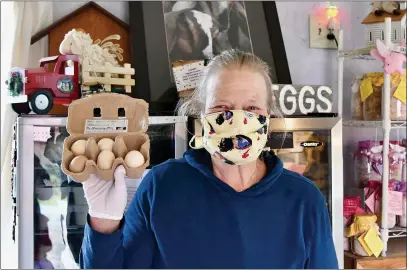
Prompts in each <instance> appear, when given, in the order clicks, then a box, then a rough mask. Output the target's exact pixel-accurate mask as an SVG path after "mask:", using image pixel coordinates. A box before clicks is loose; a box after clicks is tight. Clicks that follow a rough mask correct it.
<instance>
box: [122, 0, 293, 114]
mask: <svg viewBox="0 0 407 270" xmlns="http://www.w3.org/2000/svg"><path fill="white" fill-rule="evenodd" d="M129 16H130V33H131V41H132V57H133V60H132V66H133V67H134V68H135V73H136V74H135V80H136V90H135V93H136V95H137V97H138V98H143V99H145V100H146V101H147V102H149V103H150V112H154V111H157V112H159V113H162V112H163V111H167V112H168V113H169V114H171V115H173V113H174V109H175V107H176V104H177V102H178V99H179V95H178V92H177V87H176V80H175V76H174V73H173V64H174V63H177V62H179V61H202V60H207V59H210V58H211V57H213V56H215V55H217V54H219V53H220V52H222V51H223V50H226V49H231V48H238V49H240V50H243V51H248V52H252V53H254V54H256V55H257V56H259V57H260V58H261V59H263V60H264V61H265V62H266V63H267V64H268V65H269V66H270V73H271V78H272V80H273V82H274V83H279V84H291V83H292V82H291V76H290V71H289V68H288V62H287V57H286V52H285V47H284V41H283V38H282V33H281V29H280V23H279V19H278V13H277V8H276V5H275V3H274V2H266V1H264V2H260V1H151V2H150V1H144V2H135V1H130V2H129Z"/></svg>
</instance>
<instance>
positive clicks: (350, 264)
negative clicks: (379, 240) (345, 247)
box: [344, 238, 407, 269]
mask: <svg viewBox="0 0 407 270" xmlns="http://www.w3.org/2000/svg"><path fill="white" fill-rule="evenodd" d="M406 240H407V238H394V239H389V241H388V242H387V244H388V247H387V256H386V257H379V258H375V257H361V256H357V255H354V254H352V252H348V251H345V266H344V268H345V269H389V268H390V269H406V268H407V260H406V253H407V249H406V244H407V242H406Z"/></svg>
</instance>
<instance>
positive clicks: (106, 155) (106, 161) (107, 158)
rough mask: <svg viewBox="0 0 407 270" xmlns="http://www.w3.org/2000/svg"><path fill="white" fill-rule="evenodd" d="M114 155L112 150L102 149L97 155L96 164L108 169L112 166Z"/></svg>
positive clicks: (100, 167) (102, 168)
mask: <svg viewBox="0 0 407 270" xmlns="http://www.w3.org/2000/svg"><path fill="white" fill-rule="evenodd" d="M114 159H115V156H114V154H113V152H112V151H109V150H103V151H102V152H100V154H99V156H98V161H97V165H98V167H99V169H101V170H109V169H111V168H112V165H113V162H114Z"/></svg>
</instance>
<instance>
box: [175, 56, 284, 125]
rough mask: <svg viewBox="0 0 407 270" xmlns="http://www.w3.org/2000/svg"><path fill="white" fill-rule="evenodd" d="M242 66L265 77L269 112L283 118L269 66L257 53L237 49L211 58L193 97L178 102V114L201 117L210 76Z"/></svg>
mask: <svg viewBox="0 0 407 270" xmlns="http://www.w3.org/2000/svg"><path fill="white" fill-rule="evenodd" d="M241 67H245V68H248V69H250V70H252V71H253V72H258V73H260V74H261V75H262V76H263V77H264V80H265V82H266V87H267V94H268V98H267V104H268V113H269V114H270V115H271V116H273V117H278V118H282V114H281V112H280V109H279V108H278V107H277V105H276V102H275V100H276V99H275V97H274V93H273V90H272V81H271V78H270V69H269V66H268V65H267V63H265V62H264V61H263V60H261V59H260V58H259V57H257V56H256V55H254V54H252V53H249V52H243V51H240V50H237V49H231V50H227V51H224V52H222V53H221V54H219V55H217V56H215V57H214V58H213V59H211V61H210V63H209V64H208V66H207V67H206V69H205V73H204V75H203V77H202V79H201V82H200V84H199V86H198V87H197V88H196V89H195V91H194V92H193V94H192V95H191V97H189V98H185V99H183V100H180V102H179V104H178V115H180V116H197V117H200V116H201V114H203V113H204V111H205V101H206V94H207V90H208V89H207V87H208V80H209V79H210V77H211V76H212V75H213V74H214V73H216V72H219V71H220V70H224V69H233V68H241Z"/></svg>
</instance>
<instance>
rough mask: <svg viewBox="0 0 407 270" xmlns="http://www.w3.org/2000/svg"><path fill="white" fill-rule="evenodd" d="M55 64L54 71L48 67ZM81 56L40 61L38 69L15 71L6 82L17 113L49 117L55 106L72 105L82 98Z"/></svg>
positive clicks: (62, 56) (67, 56)
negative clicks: (31, 113) (47, 114)
mask: <svg viewBox="0 0 407 270" xmlns="http://www.w3.org/2000/svg"><path fill="white" fill-rule="evenodd" d="M52 63H54V64H55V67H54V71H53V72H50V71H49V69H48V65H50V64H52ZM79 78H80V74H79V56H78V55H58V56H51V57H45V58H42V59H41V60H40V67H39V68H18V67H17V68H13V69H12V70H11V71H10V76H9V80H7V81H6V84H7V85H8V91H9V103H12V105H11V106H12V108H13V110H14V111H15V112H16V113H18V114H21V113H29V112H30V111H31V110H32V111H33V112H35V113H36V114H46V113H48V112H49V111H50V110H51V109H52V107H53V105H54V104H63V105H69V104H70V103H71V102H72V101H74V100H75V99H79V98H80V97H81V86H80V82H79Z"/></svg>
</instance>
